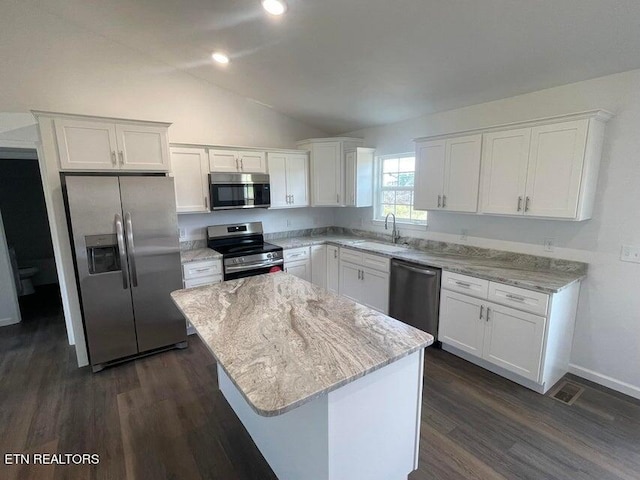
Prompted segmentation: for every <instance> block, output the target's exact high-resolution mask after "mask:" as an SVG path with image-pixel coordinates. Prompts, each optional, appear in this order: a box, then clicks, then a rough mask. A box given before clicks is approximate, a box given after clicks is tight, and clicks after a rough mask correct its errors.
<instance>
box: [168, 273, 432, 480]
mask: <svg viewBox="0 0 640 480" xmlns="http://www.w3.org/2000/svg"><path fill="white" fill-rule="evenodd" d="M171 296H172V298H173V300H174V302H175V303H176V305H177V306H178V308H179V309H180V310H181V311H182V313H183V314H184V315H185V317H186V318H187V319H188V320H189V321H190V322H191V324H192V325H193V326H194V327H195V329H196V331H197V333H198V335H199V336H200V337H201V338H202V340H203V342H204V343H205V344H206V345H207V346H208V348H209V349H210V351H211V352H212V354H213V355H214V357H215V358H216V361H217V364H218V383H219V386H220V390H221V391H222V393H223V395H224V396H225V398H226V399H227V401H228V402H229V404H230V405H231V407H232V408H233V410H234V411H235V413H236V414H237V415H238V417H239V418H240V420H241V421H242V423H243V424H244V426H245V427H246V429H247V430H248V431H249V433H250V434H251V436H252V438H253V440H254V442H255V443H256V445H257V446H258V448H259V449H260V451H261V452H262V454H263V455H264V457H265V459H266V460H267V462H268V463H269V465H270V466H271V468H272V469H273V471H274V472H275V474H276V475H277V476H278V478H280V479H281V480H287V479H291V480H295V479H304V480H315V479H318V480H321V479H322V480H326V479H352V478H367V479H371V480H375V479H380V480H400V479H405V478H407V475H408V474H409V473H410V472H411V471H413V470H415V469H416V468H417V462H418V442H419V438H420V410H421V404H422V367H423V359H424V348H425V347H426V346H428V345H430V344H431V343H433V337H432V336H431V335H429V334H428V333H425V332H422V331H420V330H417V329H414V328H412V327H410V326H408V325H406V324H404V323H402V322H398V321H397V320H394V319H392V318H390V317H388V316H386V315H383V314H381V313H378V312H375V311H373V310H370V309H369V308H367V307H364V306H362V305H359V304H357V303H355V302H352V301H350V300H348V299H346V298H343V297H340V296H338V295H335V294H332V293H330V292H327V291H325V290H324V289H322V288H319V287H316V286H314V285H312V284H310V283H308V282H306V281H304V280H300V279H298V278H296V277H294V276H292V275H289V274H286V273H276V274H269V275H259V276H255V277H249V278H245V279H239V280H233V281H229V282H223V283H221V284H217V285H210V286H204V287H197V288H192V289H187V290H180V291H176V292H173V293H172V294H171Z"/></svg>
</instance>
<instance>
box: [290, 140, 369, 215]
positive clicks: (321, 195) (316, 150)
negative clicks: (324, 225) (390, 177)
mask: <svg viewBox="0 0 640 480" xmlns="http://www.w3.org/2000/svg"><path fill="white" fill-rule="evenodd" d="M361 146H362V140H361V139H358V138H347V137H337V138H314V139H309V140H303V141H301V142H298V148H301V149H303V150H307V151H309V154H310V161H311V168H310V183H311V206H313V207H338V206H347V205H352V202H351V200H349V199H347V193H346V188H345V187H346V177H347V172H346V159H345V154H346V153H350V152H356V148H357V147H361ZM363 155H366V154H365V152H363ZM353 160H355V161H356V165H355V169H356V170H354V171H353V172H350V173H349V175H350V177H349V178H350V183H352V185H350V186H349V187H348V188H349V195H351V194H353V199H354V200H353V203H357V200H358V199H357V197H358V192H357V189H358V188H359V183H358V182H360V184H362V185H363V188H367V185H368V183H369V181H370V182H371V184H373V170H371V180H368V179H366V178H365V176H366V175H365V174H364V173H363V172H364V171H365V170H366V169H365V168H364V167H363V168H362V170H361V172H360V175H358V173H357V152H356V158H355V159H353ZM362 161H363V165H364V163H366V159H365V158H364V157H363V160H362ZM352 165H353V164H352ZM366 196H367V193H366V192H365V191H364V190H363V197H366ZM353 206H356V205H353Z"/></svg>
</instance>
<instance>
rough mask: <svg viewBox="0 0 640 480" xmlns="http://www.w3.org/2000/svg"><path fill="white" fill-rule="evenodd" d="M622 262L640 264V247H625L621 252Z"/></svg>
mask: <svg viewBox="0 0 640 480" xmlns="http://www.w3.org/2000/svg"><path fill="white" fill-rule="evenodd" d="M620 260H622V261H623V262H632V263H640V246H638V245H623V246H622V251H621V252H620Z"/></svg>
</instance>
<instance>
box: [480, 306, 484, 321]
mask: <svg viewBox="0 0 640 480" xmlns="http://www.w3.org/2000/svg"><path fill="white" fill-rule="evenodd" d="M483 313H484V305H480V320H482V314H483Z"/></svg>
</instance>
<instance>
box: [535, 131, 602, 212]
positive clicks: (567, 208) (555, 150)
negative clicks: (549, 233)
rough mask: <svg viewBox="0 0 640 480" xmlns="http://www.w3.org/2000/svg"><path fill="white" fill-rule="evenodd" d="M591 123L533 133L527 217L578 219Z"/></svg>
mask: <svg viewBox="0 0 640 480" xmlns="http://www.w3.org/2000/svg"><path fill="white" fill-rule="evenodd" d="M588 125H589V120H578V121H575V122H565V123H557V124H554V125H545V126H542V127H534V128H533V129H532V130H531V150H530V153H529V171H528V174H527V191H526V196H525V197H526V198H525V215H533V216H536V217H554V218H575V217H576V215H577V209H578V197H579V194H580V181H581V179H582V166H583V164H584V153H585V148H586V143H587V130H588Z"/></svg>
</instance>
